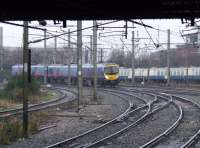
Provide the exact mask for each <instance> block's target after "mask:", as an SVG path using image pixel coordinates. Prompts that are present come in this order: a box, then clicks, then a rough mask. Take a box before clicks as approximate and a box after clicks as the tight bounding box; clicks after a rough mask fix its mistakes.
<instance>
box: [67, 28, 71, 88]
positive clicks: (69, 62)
mask: <svg viewBox="0 0 200 148" xmlns="http://www.w3.org/2000/svg"><path fill="white" fill-rule="evenodd" d="M70 35H71V34H70V29H68V50H71V41H70ZM68 86H69V87H70V86H71V59H70V58H69V61H68Z"/></svg>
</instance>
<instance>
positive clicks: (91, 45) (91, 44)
mask: <svg viewBox="0 0 200 148" xmlns="http://www.w3.org/2000/svg"><path fill="white" fill-rule="evenodd" d="M92 48H93V42H92V35H90V63H92V55H93V54H92V53H93V51H92Z"/></svg>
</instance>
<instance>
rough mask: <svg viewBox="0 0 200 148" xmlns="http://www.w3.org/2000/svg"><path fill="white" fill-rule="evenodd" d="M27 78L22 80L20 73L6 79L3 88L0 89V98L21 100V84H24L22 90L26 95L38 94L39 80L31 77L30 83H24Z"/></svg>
mask: <svg viewBox="0 0 200 148" xmlns="http://www.w3.org/2000/svg"><path fill="white" fill-rule="evenodd" d="M26 82H27V79H25V81H24V82H23V77H22V75H19V76H16V77H13V78H11V79H10V80H9V81H8V84H7V85H6V87H5V89H3V90H0V99H9V100H13V101H18V102H21V101H22V93H23V84H25V89H24V92H25V94H26V96H33V95H38V94H39V93H40V84H39V82H38V81H37V80H36V79H34V78H33V77H32V78H31V83H30V84H28V83H26Z"/></svg>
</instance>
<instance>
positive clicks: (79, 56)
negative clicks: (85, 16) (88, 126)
mask: <svg viewBox="0 0 200 148" xmlns="http://www.w3.org/2000/svg"><path fill="white" fill-rule="evenodd" d="M81 29H82V21H77V30H78V32H77V77H78V88H77V89H78V98H77V99H78V102H77V103H78V111H79V101H80V98H81V97H82V30H81Z"/></svg>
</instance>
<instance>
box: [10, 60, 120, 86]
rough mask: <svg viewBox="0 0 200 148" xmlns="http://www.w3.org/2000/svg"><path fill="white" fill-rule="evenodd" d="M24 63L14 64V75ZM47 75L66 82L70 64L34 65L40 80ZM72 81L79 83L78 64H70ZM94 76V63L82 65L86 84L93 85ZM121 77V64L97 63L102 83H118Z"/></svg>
mask: <svg viewBox="0 0 200 148" xmlns="http://www.w3.org/2000/svg"><path fill="white" fill-rule="evenodd" d="M22 69H23V66H22V65H13V66H12V75H13V76H14V75H19V74H20V73H22ZM45 73H46V75H47V80H48V82H51V83H55V82H59V83H61V82H63V83H66V82H67V81H68V77H69V71H68V65H59V64H57V65H55V64H51V65H48V66H44V65H32V66H31V74H32V76H34V77H36V78H37V79H39V80H40V81H42V80H43V79H44V75H45ZM70 76H71V83H72V84H76V83H77V65H76V64H71V65H70ZM93 77H94V69H93V65H92V64H83V65H82V78H83V84H84V85H92V84H93ZM118 79H119V65H117V64H114V63H104V64H97V81H98V84H100V85H112V86H113V85H117V84H118V81H119V80H118Z"/></svg>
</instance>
